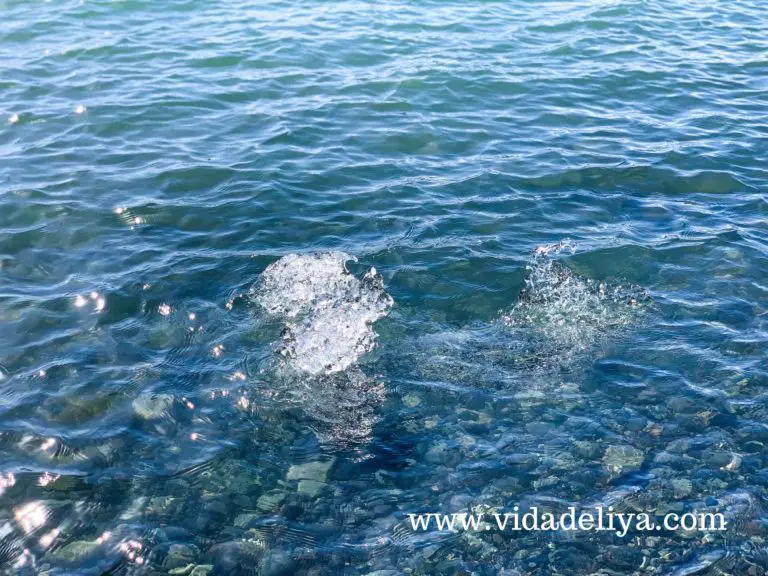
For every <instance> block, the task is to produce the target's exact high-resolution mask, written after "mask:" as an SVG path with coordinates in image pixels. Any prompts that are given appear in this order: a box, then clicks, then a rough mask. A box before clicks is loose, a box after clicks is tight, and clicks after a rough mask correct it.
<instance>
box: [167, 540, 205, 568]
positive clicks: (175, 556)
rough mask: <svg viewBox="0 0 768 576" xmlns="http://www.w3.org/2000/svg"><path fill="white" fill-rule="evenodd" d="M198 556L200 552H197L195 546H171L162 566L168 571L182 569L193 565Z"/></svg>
mask: <svg viewBox="0 0 768 576" xmlns="http://www.w3.org/2000/svg"><path fill="white" fill-rule="evenodd" d="M199 554H200V550H198V548H197V546H193V545H191V544H172V545H171V546H170V548H168V554H167V555H166V557H165V562H163V565H164V566H165V567H166V568H167V569H168V570H172V569H175V568H184V567H186V566H189V565H190V564H194V561H195V559H196V558H197V556H198V555H199ZM190 571H191V568H190Z"/></svg>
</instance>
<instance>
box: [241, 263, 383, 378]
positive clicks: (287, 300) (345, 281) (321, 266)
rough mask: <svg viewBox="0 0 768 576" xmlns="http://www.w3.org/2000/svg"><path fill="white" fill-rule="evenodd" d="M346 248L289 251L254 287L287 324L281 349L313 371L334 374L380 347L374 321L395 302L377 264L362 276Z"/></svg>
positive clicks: (267, 307)
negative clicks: (354, 270) (356, 273)
mask: <svg viewBox="0 0 768 576" xmlns="http://www.w3.org/2000/svg"><path fill="white" fill-rule="evenodd" d="M349 260H353V261H356V259H355V258H354V257H352V256H349V255H348V254H345V253H343V252H328V253H322V254H289V255H287V256H284V257H283V258H281V259H280V260H278V261H277V262H274V263H272V264H270V265H269V266H267V268H266V269H265V270H264V272H263V273H262V274H261V277H260V279H259V282H257V284H256V285H255V286H254V287H253V288H252V295H253V296H254V298H255V300H256V302H258V304H259V305H260V306H261V307H262V308H263V309H264V310H265V311H266V312H267V313H269V314H270V315H273V316H276V317H279V318H282V319H283V321H284V323H285V330H284V332H283V342H282V344H281V346H280V352H281V354H282V355H283V357H284V358H285V360H286V362H287V363H288V364H290V366H291V367H292V368H294V369H296V370H298V371H300V372H304V373H307V374H312V375H315V374H332V373H335V372H341V371H344V370H346V369H347V368H349V367H350V366H352V365H353V364H355V363H356V362H357V361H358V360H359V358H360V357H361V356H362V355H364V354H366V353H368V352H370V351H371V350H373V348H374V347H375V346H376V332H375V331H374V330H373V326H372V325H373V323H374V322H376V320H378V319H380V318H383V317H384V316H386V315H387V314H388V313H389V310H390V308H391V307H392V305H393V303H394V301H393V300H392V297H391V296H390V295H389V294H387V293H386V291H385V290H384V283H383V279H382V277H381V275H380V274H378V273H377V272H376V269H375V268H371V270H370V271H369V272H368V273H367V274H365V276H364V277H363V278H362V279H358V278H357V277H355V276H354V275H352V274H350V272H349V271H348V270H347V268H346V266H345V263H346V262H347V261H349Z"/></svg>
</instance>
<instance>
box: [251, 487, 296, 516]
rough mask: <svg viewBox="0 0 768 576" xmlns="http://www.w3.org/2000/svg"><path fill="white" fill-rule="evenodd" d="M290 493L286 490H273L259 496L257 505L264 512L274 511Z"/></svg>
mask: <svg viewBox="0 0 768 576" xmlns="http://www.w3.org/2000/svg"><path fill="white" fill-rule="evenodd" d="M287 496H288V495H287V494H286V493H285V492H279V491H278V492H272V493H270V494H264V495H262V496H261V497H259V501H258V502H257V503H256V507H257V508H258V509H259V510H261V511H262V512H272V511H273V510H275V509H276V508H277V507H278V506H280V505H281V504H282V503H283V502H284V501H285V499H286V497H287Z"/></svg>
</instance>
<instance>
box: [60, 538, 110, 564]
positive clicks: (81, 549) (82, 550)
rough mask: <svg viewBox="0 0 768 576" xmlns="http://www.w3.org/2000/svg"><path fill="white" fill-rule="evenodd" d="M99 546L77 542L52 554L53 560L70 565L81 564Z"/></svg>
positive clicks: (92, 543)
mask: <svg viewBox="0 0 768 576" xmlns="http://www.w3.org/2000/svg"><path fill="white" fill-rule="evenodd" d="M99 546H100V545H99V544H98V543H96V542H89V541H87V540H75V541H74V542H70V543H69V544H67V545H65V546H62V547H61V548H59V549H58V550H55V551H54V552H53V553H52V554H51V556H50V557H51V559H52V560H58V561H64V562H68V563H72V564H75V563H81V562H82V561H83V560H84V559H85V558H86V557H88V556H90V555H92V554H94V553H95V552H96V551H97V550H98V549H99Z"/></svg>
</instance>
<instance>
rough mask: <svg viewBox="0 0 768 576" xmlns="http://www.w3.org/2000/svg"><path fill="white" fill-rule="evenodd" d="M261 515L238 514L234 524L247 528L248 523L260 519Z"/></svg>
mask: <svg viewBox="0 0 768 576" xmlns="http://www.w3.org/2000/svg"><path fill="white" fill-rule="evenodd" d="M260 517H261V516H260V515H259V514H238V515H237V517H236V518H235V522H234V525H235V526H237V527H238V528H247V527H248V524H250V523H251V522H253V521H254V520H257V519H259V518H260Z"/></svg>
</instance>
